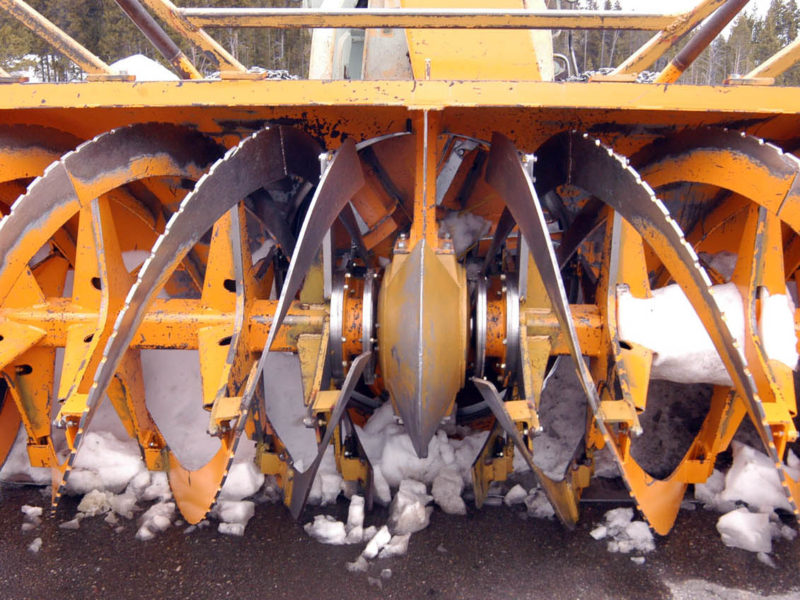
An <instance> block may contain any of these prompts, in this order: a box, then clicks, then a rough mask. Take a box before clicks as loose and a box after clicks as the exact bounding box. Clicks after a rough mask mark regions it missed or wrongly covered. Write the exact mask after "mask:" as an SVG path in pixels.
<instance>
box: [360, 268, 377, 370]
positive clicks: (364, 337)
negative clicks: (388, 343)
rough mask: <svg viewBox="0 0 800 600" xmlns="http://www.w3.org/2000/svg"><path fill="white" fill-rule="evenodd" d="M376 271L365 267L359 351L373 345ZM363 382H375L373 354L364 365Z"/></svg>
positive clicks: (367, 349)
mask: <svg viewBox="0 0 800 600" xmlns="http://www.w3.org/2000/svg"><path fill="white" fill-rule="evenodd" d="M377 281H378V273H377V272H376V271H375V270H374V269H367V272H366V273H365V274H364V293H363V295H362V297H361V352H371V351H372V350H373V347H374V345H375V314H376V311H375V308H376V307H375V302H376V300H377V298H378V294H377V293H376V287H375V286H376V283H377ZM363 377H364V383H366V384H367V385H371V384H373V383H375V355H373V356H372V357H371V358H370V359H369V362H368V363H367V366H366V367H364V375H363Z"/></svg>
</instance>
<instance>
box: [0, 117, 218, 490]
mask: <svg viewBox="0 0 800 600" xmlns="http://www.w3.org/2000/svg"><path fill="white" fill-rule="evenodd" d="M65 137H68V136H60V137H59V136H54V140H53V143H61V144H67V143H68V141H66V140H64V139H63V138H65ZM34 138H35V139H36V136H34ZM35 139H34V140H33V141H35ZM32 143H33V142H32ZM220 152H221V151H220V148H219V146H217V144H216V143H215V142H213V141H212V140H210V139H208V138H207V137H205V136H204V135H202V134H199V133H197V132H194V131H191V130H188V129H186V128H183V127H178V126H174V125H166V124H157V125H154V124H144V125H134V126H130V127H123V128H120V129H117V130H114V131H111V132H108V133H105V134H102V135H100V136H98V137H96V138H95V139H93V140H91V141H89V142H85V143H84V144H82V145H81V146H79V147H78V148H77V149H76V150H74V151H72V152H69V153H67V154H66V155H65V156H64V157H63V158H62V159H61V160H59V161H57V162H55V163H53V164H51V165H50V166H49V167H48V168H47V169H46V170H45V171H44V173H43V174H42V175H41V176H40V177H38V178H37V179H35V180H34V182H33V183H32V184H31V185H30V187H29V188H28V190H27V192H26V193H25V194H23V195H22V196H21V197H20V198H19V200H17V202H16V203H15V204H14V206H13V207H12V210H11V213H10V214H9V215H8V217H6V218H5V219H3V221H2V223H0V247H2V248H3V256H2V258H0V298H2V299H3V304H4V306H18V305H19V304H20V302H21V301H23V300H22V299H21V295H20V294H19V291H20V290H19V286H20V285H21V284H24V283H25V282H26V281H28V280H30V282H31V284H32V285H35V282H33V278H31V276H30V271H29V269H28V264H29V262H30V260H31V259H32V258H33V256H34V255H35V254H36V252H37V251H38V250H39V249H40V248H41V247H42V246H44V245H45V244H46V243H48V242H52V243H53V244H54V245H56V246H57V247H59V248H60V249H62V251H64V253H65V256H68V257H69V259H70V260H72V261H75V260H76V257H75V256H74V255H75V253H76V252H77V249H76V247H75V242H73V241H72V240H71V239H70V235H69V234H68V233H67V232H66V231H65V229H63V228H64V226H65V225H66V224H67V223H68V221H70V220H71V219H72V217H73V216H74V215H75V214H77V213H78V212H79V211H82V212H84V213H86V214H87V215H88V214H89V210H88V207H89V205H90V204H91V203H93V202H94V203H95V205H97V203H98V202H108V201H109V198H108V197H106V196H105V195H106V194H108V193H109V192H112V191H114V192H115V193H117V192H119V188H120V187H121V186H124V185H126V184H129V183H131V182H134V181H136V180H138V179H141V178H142V177H181V178H196V177H199V175H200V173H201V172H202V170H203V169H204V168H205V166H206V165H207V164H208V163H209V162H211V161H212V160H213V159H214V158H216V156H219V154H220ZM34 154H35V153H34ZM142 173H145V175H142ZM123 195H124V194H123ZM115 197H116V196H115ZM82 209H85V210H82ZM89 219H90V220H91V217H89ZM84 225H86V228H85V230H86V231H88V232H89V233H88V236H85V239H88V238H90V237H92V236H91V231H92V228H91V227H90V226H88V224H87V223H84ZM86 246H87V249H88V248H89V247H90V246H91V247H92V248H93V247H94V246H93V244H87V245H86ZM67 247H69V249H70V250H71V252H70V251H67V250H66V249H65V248H67ZM87 251H88V250H87ZM85 256H88V254H86V255H85ZM104 257H105V256H104ZM92 260H96V258H95V257H94V256H92ZM92 260H89V263H91V262H92ZM85 264H88V263H85ZM62 267H63V266H62ZM76 269H77V266H76ZM120 269H122V267H121V266H120ZM123 272H124V274H125V275H127V271H123V270H120V271H119V273H120V274H122V273H123ZM59 274H60V276H61V279H59ZM36 275H37V277H43V278H44V279H43V285H45V287H47V288H48V289H49V290H50V291H49V292H48V294H49V295H52V294H53V293H55V295H56V296H59V295H61V290H62V288H63V277H64V276H65V275H66V269H65V268H55V269H47V270H46V271H45V270H42V269H40V268H37V269H36ZM81 275H87V274H86V273H78V274H77V276H78V277H80V276H81ZM93 275H94V273H92V274H90V275H87V279H86V280H85V281H84V280H80V281H78V282H76V284H75V288H76V289H78V288H79V287H80V285H83V284H84V283H87V284H88V278H89V277H92V276H93ZM56 284H58V285H56ZM54 286H55V287H54ZM56 287H57V288H58V289H56ZM51 288H52V289H51ZM26 289H27V290H28V291H29V292H30V291H31V286H30V285H29V286H28V287H27V288H26ZM94 291H95V294H94V296H93V298H92V299H91V302H89V304H87V305H86V306H83V303H84V302H85V301H87V300H89V297H88V296H89V295H87V296H86V298H84V299H83V300H82V301H80V302H78V304H80V305H81V306H83V308H87V309H88V310H89V311H90V312H91V311H92V310H97V309H99V308H101V307H102V309H103V310H104V311H106V313H107V314H106V316H107V318H108V319H113V317H114V316H115V311H116V309H117V308H118V306H119V302H114V301H113V300H111V301H110V299H109V298H108V297H107V296H104V297H103V299H102V300H101V298H100V294H99V293H97V291H98V290H94ZM116 291H117V292H118V295H120V296H122V297H124V294H125V293H126V292H127V289H125V290H123V289H120V288H116ZM12 296H13V297H12ZM22 297H26V296H24V295H23V296H22ZM27 298H28V299H30V298H31V295H30V293H29V294H28V295H27ZM73 300H76V298H74V297H73ZM103 300H104V301H103ZM95 301H96V306H94V305H93V303H95ZM31 304H36V302H31ZM104 318H105V317H104ZM7 324H9V323H7ZM98 327H99V328H100V329H102V324H98ZM88 333H89V334H90V335H88V336H87V335H86V334H84V337H85V339H87V340H91V339H97V340H100V339H101V338H100V336H99V335H92V334H93V331H91V330H90V331H88ZM98 333H99V330H98V331H94V334H98ZM0 343H2V342H0ZM90 354H91V353H90ZM49 357H50V362H51V363H52V361H54V360H55V354H54V353H53V352H51V353H50V355H49ZM95 364H96V363H95V362H93V361H92V360H91V356H89V357H85V360H84V361H83V363H82V365H83V366H81V367H79V368H86V369H89V370H93V368H94V365H95ZM48 372H50V377H51V378H52V365H51V366H50V367H49V369H48V368H47V367H45V365H44V363H42V364H40V365H39V368H38V376H39V377H40V378H41V380H42V382H45V381H46V380H47V378H46V376H45V374H46V373H48ZM45 385H46V384H45ZM50 385H51V386H52V384H50ZM81 391H82V390H81ZM37 394H38V395H36V396H35V397H36V398H37V401H36V402H32V401H30V399H28V400H27V401H23V400H22V396H19V398H20V404H19V405H18V409H19V410H20V413H21V414H22V415H23V422H24V423H25V424H26V429H28V434H29V438H30V439H31V440H37V441H38V443H37V444H36V448H37V450H36V453H37V457H38V458H37V460H39V461H42V462H46V463H47V464H48V465H49V466H55V465H56V464H57V461H56V459H55V453H54V452H52V442H51V440H50V429H49V423H50V419H51V417H50V400H51V398H50V396H51V392H50V390H49V389H46V390H44V393H37ZM71 396H72V395H71ZM62 398H63V396H62ZM74 399H75V402H73V403H71V404H70V407H71V408H75V409H76V410H77V411H78V412H82V411H83V409H84V408H85V407H84V406H83V405H82V397H77V396H76V397H75V398H74ZM36 423H47V424H48V426H47V429H46V430H44V431H42V430H41V427H39V426H36V425H35V424H36ZM34 429H36V431H34ZM83 431H84V430H83V429H82V428H80V427H75V425H74V422H72V421H70V423H69V429H68V432H67V433H68V435H67V440H68V442H69V443H70V446H71V447H73V449H74V444H75V443H76V442H77V443H80V439H81V436H82V435H83ZM140 441H141V440H140ZM48 449H49V450H48ZM44 455H48V456H49V458H46V457H44ZM32 456H33V455H32ZM70 464H71V462H70V461H69V460H68V461H67V462H66V463H64V464H63V465H60V466H59V467H58V469H56V471H55V472H54V475H55V477H56V478H57V479H60V478H61V475H60V470H62V469H67V468H68V466H69V465H70ZM60 489H61V486H60V485H56V486H54V492H57V491H58V490H60ZM56 499H57V498H56Z"/></svg>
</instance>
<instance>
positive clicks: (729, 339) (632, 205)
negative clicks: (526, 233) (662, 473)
mask: <svg viewBox="0 0 800 600" xmlns="http://www.w3.org/2000/svg"><path fill="white" fill-rule="evenodd" d="M538 159H539V160H538V162H537V163H536V177H537V186H538V185H541V186H542V187H541V188H540V191H542V192H543V193H544V192H546V191H549V190H550V189H553V188H554V187H555V186H557V185H559V184H561V183H564V182H567V181H568V182H570V184H571V185H574V186H577V187H579V188H582V189H583V190H585V191H586V192H588V193H590V194H592V195H594V196H595V197H596V198H598V199H600V200H602V201H603V202H604V203H605V204H607V205H608V206H610V207H611V208H612V209H613V210H615V211H616V212H618V213H619V214H620V215H621V216H622V217H623V218H624V219H625V220H626V221H627V222H628V223H630V224H631V225H632V226H633V227H634V229H636V232H637V233H638V234H639V235H641V236H642V237H643V238H644V239H645V240H647V242H648V244H649V245H650V247H651V248H652V249H653V251H654V252H655V254H656V255H657V256H658V258H659V260H660V261H661V262H662V264H664V266H665V267H666V268H667V270H668V271H669V273H670V274H671V275H672V277H673V278H674V279H675V281H676V282H678V283H679V284H680V285H681V288H682V289H683V291H684V293H685V294H686V296H687V298H688V299H689V301H690V302H691V304H692V306H693V307H694V309H695V311H696V312H697V314H698V317H699V318H700V320H701V322H702V323H703V325H704V327H705V329H706V331H707V332H708V334H709V337H710V338H711V340H712V341H713V343H714V346H715V348H716V350H717V352H718V353H719V355H720V358H721V359H722V361H723V362H724V364H725V366H726V368H727V370H728V372H729V374H730V375H731V379H732V380H733V382H734V389H735V390H736V392H737V393H738V394H739V396H740V397H741V398H742V399H743V400H744V402H745V404H746V406H747V409H748V413H749V415H750V418H751V420H752V421H753V424H754V425H755V427H756V430H757V431H758V433H759V436H760V437H761V440H762V443H763V444H764V447H765V449H766V451H767V454H768V455H769V456H770V457H771V458H772V459H773V461H774V463H775V464H776V465H781V464H782V461H781V459H780V457H778V454H777V449H776V447H775V444H774V442H773V440H772V438H771V434H770V432H769V431H768V430H767V427H766V426H765V424H764V423H765V412H764V407H763V404H762V402H761V399H760V398H759V396H758V393H757V390H756V387H755V383H754V381H753V379H752V376H751V374H750V372H749V370H748V368H747V366H746V364H745V359H744V357H743V355H742V351H741V348H740V347H739V344H738V343H737V342H736V341H735V339H734V338H733V336H732V335H731V333H730V330H729V329H728V326H727V323H726V321H725V317H724V316H723V314H722V312H721V311H720V310H719V308H718V306H717V304H716V302H715V301H714V296H713V291H712V289H711V281H710V280H709V278H708V276H707V275H706V273H705V271H704V270H703V269H702V268H701V267H700V264H699V261H698V258H697V255H696V254H695V252H694V250H693V249H692V247H691V246H690V245H689V244H688V243H687V242H686V240H685V239H684V237H683V234H682V232H681V230H680V227H679V226H678V225H677V223H675V221H674V220H673V219H672V218H671V217H670V215H669V212H668V211H667V209H666V208H665V207H664V205H663V203H661V201H660V200H658V198H656V196H655V194H654V193H653V191H652V189H651V188H650V186H648V185H647V184H646V183H644V182H643V181H642V180H641V177H640V176H639V175H638V174H637V173H636V171H634V170H633V169H632V168H631V167H630V165H629V164H628V161H627V160H625V159H624V158H622V157H620V156H618V155H617V154H615V153H614V152H613V151H612V150H611V149H610V148H608V147H606V146H604V145H603V144H602V143H601V142H600V141H599V140H595V139H593V138H591V137H590V136H588V135H587V134H582V135H581V134H578V133H575V132H570V133H566V134H562V135H560V136H557V137H556V138H553V139H551V140H550V141H548V142H547V143H546V144H544V145H543V146H542V147H541V148H540V149H539V154H538ZM540 174H541V175H540ZM581 362H582V361H581ZM591 392H592V395H591V396H590V402H593V403H594V404H593V405H592V408H593V409H595V412H596V408H597V404H596V402H597V395H596V390H594V389H592V390H591ZM597 424H598V428H599V429H600V431H601V433H602V434H603V435H604V437H605V438H606V440H607V442H608V443H609V446H610V447H611V448H612V449H613V451H614V455H615V458H616V459H617V461H618V464H619V465H620V468H621V469H622V470H623V472H626V484H627V485H628V486H629V487H631V490H632V492H633V493H634V494H635V495H636V497H637V499H639V500H641V499H642V498H643V497H644V496H645V495H646V494H647V493H648V489H649V488H652V485H653V478H652V477H649V476H648V475H647V474H646V473H644V472H643V471H642V470H641V468H640V467H639V466H638V465H636V464H635V463H633V462H632V461H629V462H628V465H627V466H626V464H624V463H623V460H622V457H621V455H620V454H619V450H618V448H617V447H616V445H615V444H614V443H613V440H612V438H611V437H610V436H609V433H608V431H607V428H606V427H605V425H604V424H603V423H602V421H601V420H600V419H598V420H597ZM631 465H633V467H632V466H631ZM778 471H779V474H780V476H781V479H782V480H783V481H785V482H787V485H786V486H785V487H784V489H785V491H786V494H787V497H788V499H789V503H790V506H791V507H792V509H793V510H794V511H795V513H796V514H797V512H798V510H797V501H796V500H795V498H794V496H793V494H792V493H791V491H790V486H789V485H788V475H787V474H786V472H785V470H784V469H782V468H779V469H778ZM641 509H642V511H643V512H644V513H645V516H647V518H648V520H650V522H651V524H652V525H653V526H654V528H656V530H657V531H658V532H659V533H665V530H668V529H669V528H670V527H671V525H672V522H671V521H670V520H669V519H666V520H663V521H662V522H661V523H660V524H659V523H657V522H654V521H653V520H652V519H651V515H648V508H647V506H645V505H644V504H642V505H641ZM673 519H674V515H673Z"/></svg>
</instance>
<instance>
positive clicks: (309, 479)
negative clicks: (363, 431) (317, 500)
mask: <svg viewBox="0 0 800 600" xmlns="http://www.w3.org/2000/svg"><path fill="white" fill-rule="evenodd" d="M371 356H372V353H371V352H365V353H363V354H359V355H358V356H357V357H356V359H355V360H354V361H353V363H352V364H351V365H350V370H349V371H348V372H347V377H345V380H344V384H342V391H341V392H339V398H338V399H337V400H336V404H335V405H334V407H333V410H332V411H331V417H330V420H329V421H328V423H327V424H326V425H325V434H324V435H323V436H322V440H320V443H319V446H318V449H317V456H316V458H315V459H314V462H312V463H311V465H310V466H309V467H308V468H307V469H306V470H305V471H303V472H302V473H301V472H299V471H297V470H295V468H294V466H293V467H292V498H291V501H290V503H289V512H291V513H292V516H293V517H294V518H295V519H298V518H299V517H300V514H301V513H302V512H303V508H304V507H305V505H306V502H307V501H308V494H309V492H310V491H311V485H312V484H313V483H314V478H315V477H316V476H317V471H318V470H319V465H320V463H321V462H322V459H323V457H324V456H325V451H326V450H327V449H328V445H329V444H330V443H331V438H333V432H334V431H335V430H336V428H337V427H338V426H339V423H340V422H341V420H342V417H343V416H344V411H345V409H346V408H347V403H348V402H349V401H350V395H351V394H352V393H353V390H355V388H356V384H358V380H359V379H361V374H362V373H363V372H364V368H365V367H366V366H367V364H368V363H369V359H370V357H371Z"/></svg>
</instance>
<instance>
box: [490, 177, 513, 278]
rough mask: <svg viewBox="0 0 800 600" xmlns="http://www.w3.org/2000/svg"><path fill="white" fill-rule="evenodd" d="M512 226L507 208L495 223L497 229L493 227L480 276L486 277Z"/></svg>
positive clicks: (511, 219)
mask: <svg viewBox="0 0 800 600" xmlns="http://www.w3.org/2000/svg"><path fill="white" fill-rule="evenodd" d="M487 182H488V179H487ZM489 185H491V183H489ZM514 225H516V223H515V222H514V217H512V216H511V213H510V212H509V211H508V208H504V209H503V214H501V215H500V219H499V220H498V221H497V227H495V230H494V235H493V236H492V243H491V244H489V251H488V252H487V253H486V257H485V258H484V259H483V266H482V267H481V275H486V272H487V271H488V270H489V267H490V266H491V264H492V261H493V260H494V257H495V256H496V255H497V251H498V250H499V249H500V246H501V245H502V243H503V242H504V241H505V239H506V238H507V237H508V234H509V233H511V230H512V229H514Z"/></svg>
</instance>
